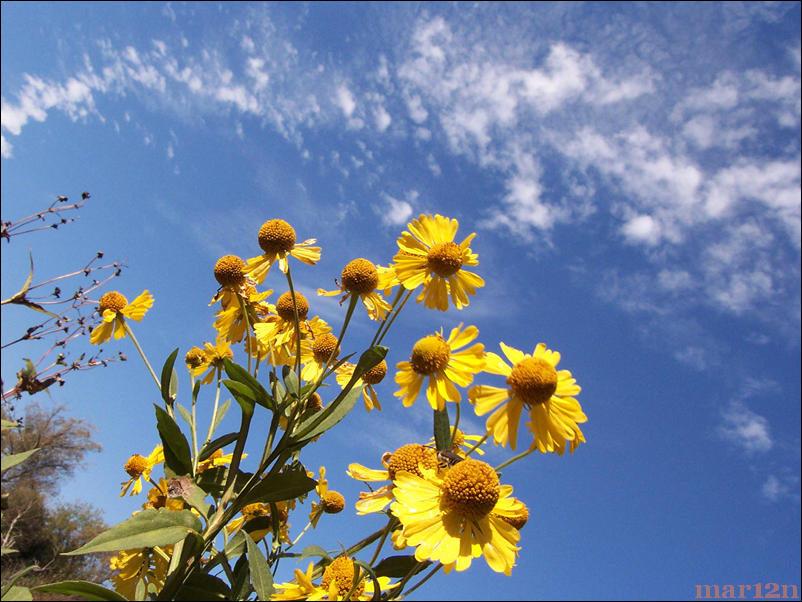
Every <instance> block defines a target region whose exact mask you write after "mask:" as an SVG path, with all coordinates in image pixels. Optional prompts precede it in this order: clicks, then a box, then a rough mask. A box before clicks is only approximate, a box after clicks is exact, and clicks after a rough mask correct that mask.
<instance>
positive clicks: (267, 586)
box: [245, 535, 274, 600]
mask: <svg viewBox="0 0 802 602" xmlns="http://www.w3.org/2000/svg"><path fill="white" fill-rule="evenodd" d="M245 544H246V545H247V546H248V566H249V567H250V570H251V583H252V584H253V589H255V590H256V595H257V596H259V600H270V594H272V593H273V591H274V588H273V575H272V574H271V573H270V566H269V565H268V564H267V560H266V559H265V557H264V555H263V554H262V552H261V551H260V550H259V546H257V545H256V542H255V541H254V540H253V539H251V536H250V535H245Z"/></svg>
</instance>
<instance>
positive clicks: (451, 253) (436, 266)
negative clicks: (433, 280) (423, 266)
mask: <svg viewBox="0 0 802 602" xmlns="http://www.w3.org/2000/svg"><path fill="white" fill-rule="evenodd" d="M426 260H427V263H428V266H429V269H430V270H432V271H433V272H434V273H435V274H437V275H438V276H442V277H444V278H447V277H448V276H451V275H452V274H455V273H457V272H458V271H459V269H460V268H461V267H462V249H460V247H459V245H458V244H456V243H453V242H439V243H437V244H436V245H434V246H433V247H432V248H431V249H429V253H428V254H427V256H426Z"/></svg>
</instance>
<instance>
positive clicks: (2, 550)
mask: <svg viewBox="0 0 802 602" xmlns="http://www.w3.org/2000/svg"><path fill="white" fill-rule="evenodd" d="M17 551H18V550H16V549H14V548H0V554H2V555H3V556H5V555H6V554H14V553H16V552H17Z"/></svg>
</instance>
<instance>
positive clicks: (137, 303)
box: [89, 290, 153, 345]
mask: <svg viewBox="0 0 802 602" xmlns="http://www.w3.org/2000/svg"><path fill="white" fill-rule="evenodd" d="M152 305H153V296H152V295H151V294H150V293H149V292H148V291H147V290H145V291H142V294H141V295H139V296H138V297H137V298H136V299H134V300H133V301H131V303H128V299H126V298H125V297H124V296H123V295H121V294H120V293H118V292H116V291H112V292H109V293H106V294H105V295H103V296H102V297H101V298H100V302H99V304H98V311H99V312H100V314H101V315H102V316H103V321H102V322H101V323H100V324H98V325H97V327H95V329H94V330H93V331H92V334H91V335H90V336H89V342H90V343H92V344H93V345H102V344H103V343H105V342H106V341H108V340H110V339H111V335H112V334H113V335H114V338H115V339H121V338H122V337H124V336H125V326H124V324H125V318H131V319H132V320H136V321H137V322H141V321H142V318H143V317H144V316H145V314H146V313H147V311H148V309H150V308H151V306H152Z"/></svg>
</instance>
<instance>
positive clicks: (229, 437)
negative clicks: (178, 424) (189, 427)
mask: <svg viewBox="0 0 802 602" xmlns="http://www.w3.org/2000/svg"><path fill="white" fill-rule="evenodd" d="M237 437H239V433H226V434H225V435H220V436H219V437H218V438H217V439H214V440H213V441H209V443H207V444H206V445H204V446H203V447H202V448H201V450H200V452H198V461H199V462H203V461H204V460H206V459H207V458H208V457H209V456H211V455H212V454H213V453H214V452H216V451H217V450H218V449H221V448H223V447H225V446H226V445H228V444H229V443H233V442H234V441H236V440H237Z"/></svg>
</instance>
